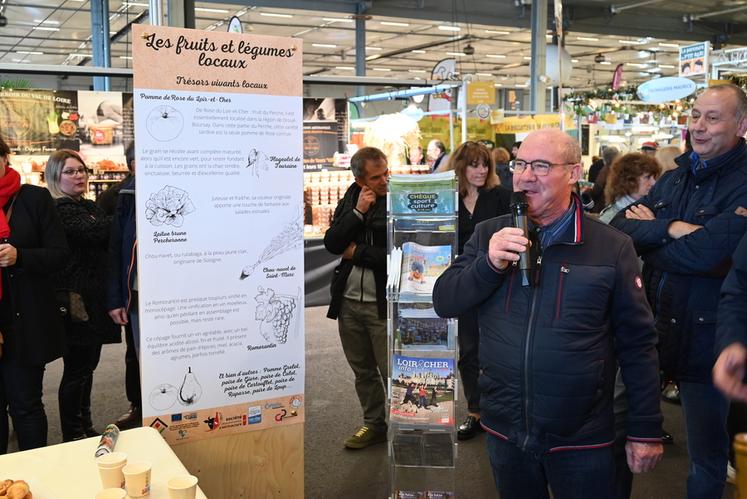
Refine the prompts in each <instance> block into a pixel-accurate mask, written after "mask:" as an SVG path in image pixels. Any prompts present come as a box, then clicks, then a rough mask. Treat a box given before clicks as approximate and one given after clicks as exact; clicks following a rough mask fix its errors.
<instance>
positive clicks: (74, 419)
mask: <svg viewBox="0 0 747 499" xmlns="http://www.w3.org/2000/svg"><path fill="white" fill-rule="evenodd" d="M100 358H101V345H68V347H67V351H66V352H65V354H64V355H63V356H62V359H63V361H64V365H65V367H64V369H63V371H62V379H61V380H60V389H59V391H58V394H57V396H58V401H59V405H60V425H61V427H62V440H63V441H65V442H69V441H70V440H74V439H76V438H80V437H84V436H85V431H86V430H87V429H89V428H91V427H93V422H92V420H91V388H92V387H93V371H94V370H95V369H96V366H98V365H99V359H100Z"/></svg>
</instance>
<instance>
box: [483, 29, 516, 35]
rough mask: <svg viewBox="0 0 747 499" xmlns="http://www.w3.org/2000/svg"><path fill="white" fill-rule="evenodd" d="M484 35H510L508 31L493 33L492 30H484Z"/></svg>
mask: <svg viewBox="0 0 747 499" xmlns="http://www.w3.org/2000/svg"><path fill="white" fill-rule="evenodd" d="M485 33H490V34H491V35H510V34H511V32H510V31H495V30H492V29H486V30H485Z"/></svg>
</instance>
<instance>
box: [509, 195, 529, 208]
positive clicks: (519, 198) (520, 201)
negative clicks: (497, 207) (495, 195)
mask: <svg viewBox="0 0 747 499" xmlns="http://www.w3.org/2000/svg"><path fill="white" fill-rule="evenodd" d="M514 206H524V207H526V206H527V195H526V194H524V193H523V192H521V191H516V192H512V193H511V207H512V208H513V207H514Z"/></svg>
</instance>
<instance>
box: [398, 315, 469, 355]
mask: <svg viewBox="0 0 747 499" xmlns="http://www.w3.org/2000/svg"><path fill="white" fill-rule="evenodd" d="M396 325H397V326H396V329H395V331H394V334H395V336H394V346H395V348H399V349H403V350H447V349H451V348H453V344H454V340H453V337H452V336H450V335H449V320H448V319H443V318H441V317H438V316H437V315H436V311H435V310H433V307H429V308H425V309H423V308H403V307H401V306H400V307H399V313H398V315H397V321H396Z"/></svg>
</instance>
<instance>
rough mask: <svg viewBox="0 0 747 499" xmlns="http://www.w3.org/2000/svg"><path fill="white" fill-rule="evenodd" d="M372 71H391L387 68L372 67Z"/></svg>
mask: <svg viewBox="0 0 747 499" xmlns="http://www.w3.org/2000/svg"><path fill="white" fill-rule="evenodd" d="M373 70H374V71H391V69H389V68H373Z"/></svg>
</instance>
